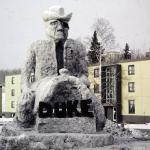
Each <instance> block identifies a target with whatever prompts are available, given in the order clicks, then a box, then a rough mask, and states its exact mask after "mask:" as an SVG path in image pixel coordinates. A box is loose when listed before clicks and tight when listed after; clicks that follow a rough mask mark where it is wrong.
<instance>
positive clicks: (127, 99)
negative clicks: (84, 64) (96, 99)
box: [89, 59, 150, 123]
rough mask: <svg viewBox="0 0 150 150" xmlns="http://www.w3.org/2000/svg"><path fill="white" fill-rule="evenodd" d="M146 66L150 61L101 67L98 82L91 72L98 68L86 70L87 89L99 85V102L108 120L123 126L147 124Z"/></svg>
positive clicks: (149, 75)
mask: <svg viewBox="0 0 150 150" xmlns="http://www.w3.org/2000/svg"><path fill="white" fill-rule="evenodd" d="M149 66H150V60H146V59H145V60H135V61H134V60H130V61H129V60H128V61H122V62H119V63H116V64H113V65H103V66H102V68H101V71H102V72H101V74H102V76H101V82H100V80H97V78H95V77H94V69H96V68H99V66H98V65H95V66H92V67H91V66H89V68H90V69H89V79H90V81H91V89H94V85H95V84H101V100H102V104H103V106H104V109H105V115H106V117H107V118H108V119H110V120H113V121H116V122H125V123H148V122H150V108H149V107H150V88H149V86H150V70H149ZM99 79H100V78H99ZM93 91H94V90H93Z"/></svg>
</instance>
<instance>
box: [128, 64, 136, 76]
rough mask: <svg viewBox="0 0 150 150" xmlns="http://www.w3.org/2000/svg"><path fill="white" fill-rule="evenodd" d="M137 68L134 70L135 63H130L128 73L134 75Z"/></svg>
mask: <svg viewBox="0 0 150 150" xmlns="http://www.w3.org/2000/svg"><path fill="white" fill-rule="evenodd" d="M134 74H135V70H134V65H129V66H128V75H134Z"/></svg>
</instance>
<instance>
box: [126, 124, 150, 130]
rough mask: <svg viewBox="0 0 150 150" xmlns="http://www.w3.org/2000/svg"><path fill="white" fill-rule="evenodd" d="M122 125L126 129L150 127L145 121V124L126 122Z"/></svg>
mask: <svg viewBox="0 0 150 150" xmlns="http://www.w3.org/2000/svg"><path fill="white" fill-rule="evenodd" d="M124 127H125V128H128V129H150V123H146V124H126V125H125V126H124Z"/></svg>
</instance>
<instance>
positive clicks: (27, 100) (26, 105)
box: [15, 93, 35, 128]
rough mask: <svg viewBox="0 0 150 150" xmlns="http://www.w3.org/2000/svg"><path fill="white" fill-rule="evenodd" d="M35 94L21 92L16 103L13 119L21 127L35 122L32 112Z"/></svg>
mask: <svg viewBox="0 0 150 150" xmlns="http://www.w3.org/2000/svg"><path fill="white" fill-rule="evenodd" d="M34 102H35V96H34V95H33V94H29V93H28V94H27V93H22V94H21V96H20V98H19V100H18V104H17V112H16V116H15V119H16V121H17V123H18V124H19V125H20V126H22V127H26V128H28V127H31V126H33V125H34V123H35V115H34V113H33V108H34Z"/></svg>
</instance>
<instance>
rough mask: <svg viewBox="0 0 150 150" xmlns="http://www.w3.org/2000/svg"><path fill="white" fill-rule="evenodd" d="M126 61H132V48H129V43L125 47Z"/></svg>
mask: <svg viewBox="0 0 150 150" xmlns="http://www.w3.org/2000/svg"><path fill="white" fill-rule="evenodd" d="M124 59H131V51H130V47H129V45H128V43H126V45H125V49H124Z"/></svg>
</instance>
